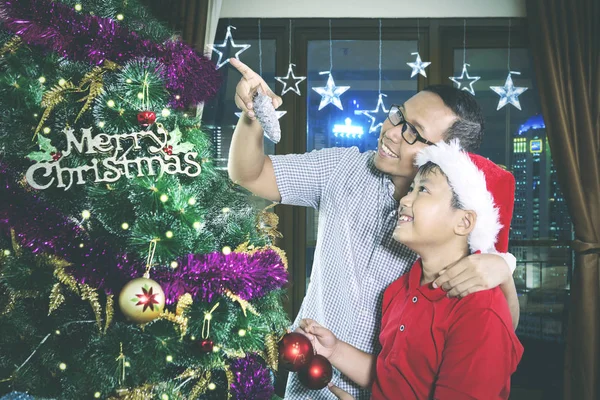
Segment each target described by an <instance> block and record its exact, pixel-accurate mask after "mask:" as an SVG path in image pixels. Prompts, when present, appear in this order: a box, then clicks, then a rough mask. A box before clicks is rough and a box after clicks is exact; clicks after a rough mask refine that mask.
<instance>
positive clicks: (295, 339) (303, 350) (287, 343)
mask: <svg viewBox="0 0 600 400" xmlns="http://www.w3.org/2000/svg"><path fill="white" fill-rule="evenodd" d="M314 354H315V351H314V350H313V346H312V344H311V343H310V340H308V338H307V337H306V336H304V335H303V334H301V333H295V332H292V333H288V334H286V335H285V336H283V339H281V341H280V342H279V365H281V366H282V367H283V368H285V369H287V370H288V371H291V372H297V371H298V370H300V369H301V368H302V367H304V366H306V365H307V364H308V363H309V362H310V360H312V358H313V356H314Z"/></svg>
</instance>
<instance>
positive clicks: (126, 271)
mask: <svg viewBox="0 0 600 400" xmlns="http://www.w3.org/2000/svg"><path fill="white" fill-rule="evenodd" d="M11 175H13V174H12V171H10V169H9V168H8V166H7V165H6V164H5V163H2V162H0V234H3V235H9V231H10V229H11V228H12V229H14V230H15V232H16V233H17V237H18V240H19V243H20V244H21V245H22V246H24V247H27V248H29V249H31V251H32V252H33V253H35V254H37V253H44V254H52V255H55V256H57V257H59V258H62V259H65V260H67V261H69V262H71V263H72V264H73V266H72V267H70V268H69V272H70V273H71V274H73V276H74V277H75V279H77V281H78V282H81V283H87V284H89V285H91V286H93V287H96V288H98V289H100V290H103V291H105V292H106V293H118V292H119V291H120V289H121V287H122V286H123V285H124V284H125V283H126V282H128V281H129V280H130V279H132V278H139V277H141V276H142V274H143V272H144V265H143V263H142V262H141V261H138V260H131V259H129V258H128V256H127V254H126V253H125V252H124V251H123V249H119V248H113V246H114V243H112V244H111V243H108V242H106V241H104V240H102V238H96V239H95V240H90V238H89V237H88V235H87V233H86V232H85V230H84V229H83V228H82V227H81V226H79V225H78V224H77V223H76V222H75V221H73V220H71V219H69V218H66V217H65V216H63V215H61V214H60V213H59V212H57V211H56V210H54V209H53V208H52V207H49V206H47V205H45V204H44V202H43V201H42V199H40V197H39V196H38V195H37V192H36V191H34V190H31V191H29V192H27V191H25V189H23V188H22V187H21V186H20V185H19V184H18V183H16V182H15V180H13V179H11ZM79 243H84V247H83V248H81V247H79ZM178 261H179V264H180V266H179V267H178V268H177V269H175V270H173V269H167V268H162V269H160V268H159V269H154V270H153V271H152V272H151V278H152V279H154V280H155V281H157V282H158V283H159V284H160V285H161V287H162V288H163V290H164V292H165V297H166V302H167V304H173V303H175V302H176V301H177V299H178V298H179V296H181V295H182V294H184V293H190V294H191V295H192V297H193V298H194V300H197V301H207V302H210V301H212V299H213V297H214V296H215V295H218V294H223V290H227V289H228V290H230V291H231V292H233V293H235V294H236V295H238V296H240V298H242V299H244V300H253V299H256V298H259V297H262V296H264V295H265V294H267V293H268V292H270V291H272V290H275V289H279V288H282V287H283V286H284V285H285V284H286V283H287V271H286V269H285V266H284V265H283V261H282V260H281V258H280V256H279V255H278V254H277V253H276V252H275V251H274V250H264V251H261V252H257V253H254V254H253V255H248V254H240V253H231V254H228V255H225V254H223V253H221V252H214V253H209V254H190V255H188V256H187V257H183V258H182V259H180V260H178Z"/></svg>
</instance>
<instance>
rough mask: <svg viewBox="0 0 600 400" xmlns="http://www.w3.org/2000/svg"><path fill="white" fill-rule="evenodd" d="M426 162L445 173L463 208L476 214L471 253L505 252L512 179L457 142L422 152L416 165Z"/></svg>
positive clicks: (471, 236) (512, 202) (513, 188)
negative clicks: (463, 148)
mask: <svg viewBox="0 0 600 400" xmlns="http://www.w3.org/2000/svg"><path fill="white" fill-rule="evenodd" d="M428 162H432V163H434V164H436V165H438V166H439V167H440V169H441V170H442V171H443V172H444V175H446V177H447V178H448V182H449V183H450V187H451V188H452V190H453V191H454V193H456V195H457V197H458V200H459V202H460V204H461V205H462V208H463V209H465V210H472V211H474V212H475V213H477V222H476V223H475V227H474V228H473V230H472V231H471V233H470V235H469V248H470V250H471V252H473V253H474V252H476V251H481V252H482V253H493V252H495V251H497V252H499V253H506V252H507V251H508V236H509V230H510V221H511V219H512V214H513V208H514V203H515V178H514V176H513V175H512V174H511V173H510V172H508V171H506V170H505V169H503V168H501V167H499V166H498V165H496V164H494V163H493V162H492V161H490V160H488V159H487V158H484V157H481V156H478V155H476V154H472V153H467V152H465V151H463V150H462V149H461V148H460V145H459V142H458V140H453V141H451V142H450V143H445V142H440V143H437V144H435V145H433V146H428V147H426V148H424V149H423V150H421V152H420V153H419V154H417V158H416V161H415V163H416V165H417V166H418V167H421V166H423V165H424V164H426V163H428Z"/></svg>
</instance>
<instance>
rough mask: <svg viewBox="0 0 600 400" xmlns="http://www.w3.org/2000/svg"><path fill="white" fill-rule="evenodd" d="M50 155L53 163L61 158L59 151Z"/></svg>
mask: <svg viewBox="0 0 600 400" xmlns="http://www.w3.org/2000/svg"><path fill="white" fill-rule="evenodd" d="M50 155H51V156H52V159H53V160H54V161H58V160H60V158H61V157H62V153H61V152H60V151H57V152H56V153H55V152H52V153H50Z"/></svg>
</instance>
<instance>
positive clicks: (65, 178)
mask: <svg viewBox="0 0 600 400" xmlns="http://www.w3.org/2000/svg"><path fill="white" fill-rule="evenodd" d="M63 134H64V135H65V139H66V149H64V150H63V151H60V150H58V149H57V148H56V147H54V146H52V144H51V141H50V139H49V138H47V137H44V136H41V135H39V136H38V144H39V147H40V151H37V152H33V153H30V154H29V155H28V156H27V157H28V158H29V159H31V160H34V161H36V163H35V164H33V165H32V166H30V167H29V169H28V170H27V173H26V174H25V177H26V179H27V182H28V183H29V185H31V186H32V187H33V188H35V189H40V190H43V189H48V188H50V187H52V186H56V187H59V188H64V190H69V189H70V188H71V187H72V186H73V185H84V184H85V183H87V182H90V181H91V182H95V183H99V182H106V183H112V182H116V181H118V180H119V179H121V178H123V177H125V178H127V179H131V178H134V177H141V176H146V175H148V176H152V175H157V174H159V175H162V174H164V173H167V174H171V175H175V174H185V175H187V176H190V177H194V176H198V175H200V172H201V166H200V162H199V161H197V160H196V157H197V156H198V153H197V152H194V151H192V150H193V149H194V145H193V144H192V143H189V142H183V143H181V131H180V130H179V129H178V128H175V130H174V131H172V132H167V131H166V130H165V129H164V128H162V127H159V129H158V134H156V133H154V132H152V131H139V132H132V133H124V134H119V135H109V134H106V133H99V134H97V135H95V136H92V128H87V129H81V134H80V135H76V134H75V131H74V130H73V129H71V128H65V129H64V130H63ZM142 143H144V148H142ZM140 150H145V151H143V152H140ZM75 153H79V154H80V155H84V156H87V155H90V159H89V161H88V162H87V163H86V164H84V165H78V166H72V164H75V163H73V162H70V161H71V160H70V158H72V156H73V155H74V154H75ZM140 153H142V154H140ZM80 158H81V157H79V159H80Z"/></svg>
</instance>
